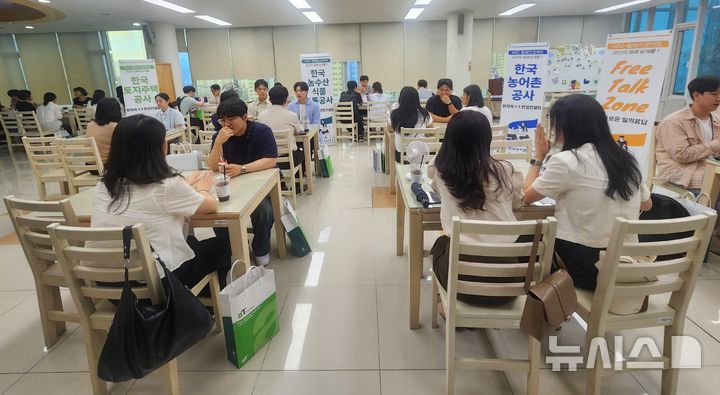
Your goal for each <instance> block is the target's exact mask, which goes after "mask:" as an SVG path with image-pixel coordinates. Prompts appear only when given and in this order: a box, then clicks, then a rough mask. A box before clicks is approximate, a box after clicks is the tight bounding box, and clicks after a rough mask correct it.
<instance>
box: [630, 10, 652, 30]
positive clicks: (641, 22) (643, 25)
mask: <svg viewBox="0 0 720 395" xmlns="http://www.w3.org/2000/svg"><path fill="white" fill-rule="evenodd" d="M648 14H649V11H648V10H642V11H635V12H633V13H632V14H631V17H630V32H631V33H634V32H644V31H645V30H647V21H648Z"/></svg>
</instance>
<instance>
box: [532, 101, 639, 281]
mask: <svg viewBox="0 0 720 395" xmlns="http://www.w3.org/2000/svg"><path fill="white" fill-rule="evenodd" d="M550 127H551V128H552V129H554V130H555V134H556V138H555V142H556V143H557V144H558V145H562V151H561V152H559V153H557V154H555V155H552V157H551V158H550V159H549V160H548V161H547V163H546V164H545V171H544V172H543V173H542V174H540V175H539V172H540V166H542V163H543V161H544V160H545V157H546V156H547V154H548V151H549V149H550V145H551V143H550V140H547V139H546V137H545V129H544V128H543V127H542V125H539V126H538V128H537V130H536V131H535V159H534V160H533V161H531V162H530V164H531V166H530V170H528V174H527V178H526V179H525V186H524V188H525V189H524V191H525V203H527V204H529V203H532V202H535V201H538V200H540V199H543V198H544V197H546V196H547V197H550V198H553V199H555V202H556V207H555V217H556V218H557V220H558V227H557V238H556V240H555V252H557V253H558V255H559V256H560V258H562V260H563V262H564V263H565V265H566V266H567V268H568V272H569V273H570V276H571V277H572V278H573V281H574V283H575V286H576V287H580V288H584V289H589V290H594V289H595V287H596V285H597V273H598V270H597V268H596V267H595V263H596V262H597V261H598V258H599V255H600V251H602V250H605V249H606V248H607V246H608V239H609V237H610V232H611V230H612V226H613V223H614V221H615V217H622V218H625V219H629V220H637V219H638V217H639V215H640V211H641V210H643V211H647V210H650V208H652V200H650V191H649V190H648V188H647V186H645V184H644V183H643V181H642V175H641V173H640V168H639V166H638V163H637V161H636V160H635V157H634V156H633V155H632V154H631V153H629V152H628V151H626V150H624V149H622V148H621V147H620V146H619V145H618V144H617V143H616V142H615V140H614V139H613V137H612V135H611V134H610V127H609V125H608V122H607V116H606V115H605V111H604V110H603V109H602V107H601V106H600V103H598V102H597V101H596V100H595V99H594V98H592V97H590V96H587V95H570V96H566V97H564V98H562V99H560V100H558V101H557V102H555V104H554V105H553V107H552V108H551V109H550Z"/></svg>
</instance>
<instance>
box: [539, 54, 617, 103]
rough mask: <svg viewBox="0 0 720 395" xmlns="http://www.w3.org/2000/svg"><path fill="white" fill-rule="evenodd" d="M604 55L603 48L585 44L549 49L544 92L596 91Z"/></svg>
mask: <svg viewBox="0 0 720 395" xmlns="http://www.w3.org/2000/svg"><path fill="white" fill-rule="evenodd" d="M604 55H605V48H602V47H595V46H594V45H587V44H567V45H559V46H557V47H555V48H551V49H550V53H549V54H548V77H549V80H548V82H547V88H546V91H547V92H567V91H579V90H582V91H596V90H597V87H598V83H599V82H600V67H601V66H602V62H603V56H604Z"/></svg>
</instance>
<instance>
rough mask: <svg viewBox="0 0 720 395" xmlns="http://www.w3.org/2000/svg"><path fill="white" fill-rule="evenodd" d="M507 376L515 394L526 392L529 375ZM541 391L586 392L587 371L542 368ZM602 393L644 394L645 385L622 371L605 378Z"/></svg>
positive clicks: (554, 394)
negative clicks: (555, 370) (558, 370)
mask: <svg viewBox="0 0 720 395" xmlns="http://www.w3.org/2000/svg"><path fill="white" fill-rule="evenodd" d="M505 376H506V377H507V379H508V382H509V383H510V388H512V391H513V393H514V394H525V393H526V391H527V375H526V374H524V373H520V372H507V373H505ZM540 393H541V394H552V395H578V394H584V393H585V371H584V370H582V369H579V370H577V371H575V372H568V371H562V372H553V371H552V370H549V369H541V370H540ZM602 394H607V395H619V394H622V395H643V394H645V391H644V389H643V387H642V386H641V385H640V384H639V383H638V382H637V380H635V378H634V377H633V376H632V375H631V374H630V373H620V374H614V375H611V376H607V377H604V378H603V387H602Z"/></svg>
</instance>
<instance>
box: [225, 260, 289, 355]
mask: <svg viewBox="0 0 720 395" xmlns="http://www.w3.org/2000/svg"><path fill="white" fill-rule="evenodd" d="M238 263H239V264H242V263H241V262H240V261H237V262H235V264H238ZM233 266H234V265H233ZM233 272H234V270H232V269H231V270H230V273H233ZM220 314H221V315H222V320H223V330H224V333H225V347H226V349H227V358H228V360H229V361H230V362H232V363H233V364H234V365H235V366H236V367H238V368H241V367H242V366H243V365H245V364H246V363H247V361H249V360H250V358H251V357H252V356H253V355H255V353H257V352H258V351H259V350H260V349H261V348H263V346H264V345H265V344H267V343H268V342H269V341H270V339H272V338H273V336H275V334H277V333H278V331H279V330H280V325H279V322H278V306H277V295H276V293H275V273H274V272H273V271H272V270H270V269H265V268H264V267H258V266H252V267H251V268H250V269H249V270H248V271H247V272H246V273H245V274H244V275H242V276H241V277H240V278H237V279H235V280H233V281H231V282H229V283H228V285H227V286H226V287H225V288H224V289H223V290H222V291H221V292H220Z"/></svg>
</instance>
